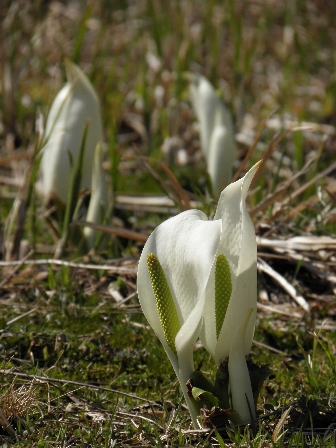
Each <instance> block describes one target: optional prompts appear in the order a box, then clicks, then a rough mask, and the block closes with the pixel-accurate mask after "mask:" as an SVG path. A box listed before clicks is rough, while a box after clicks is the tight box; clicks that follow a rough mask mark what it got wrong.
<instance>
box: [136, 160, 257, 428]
mask: <svg viewBox="0 0 336 448" xmlns="http://www.w3.org/2000/svg"><path fill="white" fill-rule="evenodd" d="M257 167H258V165H255V166H254V167H253V168H252V169H251V170H250V171H249V172H248V173H247V174H246V175H245V177H244V178H243V179H240V180H239V181H237V182H235V183H233V184H230V185H229V186H228V187H227V188H226V189H225V190H224V191H223V193H222V195H221V197H220V199H219V203H218V207H217V212H216V215H215V219H214V220H208V218H207V216H206V215H205V214H204V213H203V212H201V211H199V210H188V211H186V212H183V213H180V214H179V215H177V216H175V217H173V218H171V219H168V220H167V221H165V222H163V223H162V224H161V225H159V226H158V227H157V228H156V229H155V230H154V232H153V233H152V234H151V235H150V237H149V238H148V240H147V242H146V244H145V247H144V249H143V251H142V254H141V257H140V261H139V267H138V280H137V285H138V295H139V300H140V304H141V307H142V310H143V312H144V314H145V316H146V318H147V320H148V322H149V324H150V325H151V326H152V328H153V329H154V331H155V333H156V335H157V336H158V338H159V339H160V341H161V343H162V345H163V346H164V348H165V351H166V353H167V355H168V357H169V359H170V361H171V363H172V365H173V368H174V370H175V373H176V375H177V377H178V379H179V381H180V384H181V387H182V390H183V393H184V396H185V399H186V401H187V405H188V407H189V411H190V414H191V417H192V420H193V424H194V426H195V427H199V426H200V423H199V421H198V411H197V410H196V408H195V407H194V405H193V403H192V401H191V400H190V398H189V397H188V394H187V389H186V381H187V380H188V379H189V378H190V377H191V375H192V373H193V371H194V364H193V346H194V344H195V342H196V340H197V339H198V337H201V340H202V342H203V344H204V346H205V347H206V349H207V350H209V352H210V354H211V355H212V356H213V357H214V359H215V361H216V363H217V364H218V363H219V361H220V360H221V359H222V358H223V357H226V356H229V354H230V350H231V348H232V347H235V346H234V345H233V344H232V339H233V337H234V334H235V333H236V331H237V328H238V327H239V328H240V330H239V332H238V333H237V336H238V337H239V338H240V339H241V338H242V334H243V335H244V336H243V341H241V340H240V341H237V342H236V346H237V347H239V350H240V351H239V353H240V354H241V353H242V352H243V353H244V355H243V356H245V352H249V350H250V347H251V341H252V336H253V330H254V318H255V309H256V291H254V289H255V288H256V239H255V234H254V231H253V224H252V221H251V219H250V217H249V215H248V213H247V210H246V206H245V198H246V194H247V190H248V188H249V185H250V183H251V181H252V178H253V176H254V174H255V172H256V170H257ZM249 257H252V259H251V260H247V258H249ZM253 269H254V271H253V272H252V270H253ZM216 270H217V272H216ZM238 280H239V281H240V280H242V281H243V282H244V284H243V285H238V283H239V282H238ZM216 284H217V291H216ZM232 301H236V302H237V304H232ZM240 308H242V309H240ZM247 312H249V315H248V318H245V320H243V318H244V317H245V316H246V315H247V314H246V313H247ZM216 319H217V323H216ZM242 321H243V323H241V322H242ZM208 326H211V328H208ZM224 335H225V337H227V338H228V341H227V342H226V341H224ZM223 341H224V342H225V343H224V344H223V350H222V349H221V348H220V347H219V343H221V344H222V343H223ZM242 347H243V348H242ZM232 357H233V360H234V362H233V365H238V364H237V362H236V360H235V359H234V356H232ZM240 361H241V359H240V358H239V363H241V364H242V362H240ZM244 361H245V358H244ZM230 367H232V363H231V366H230ZM242 387H245V386H244V385H242ZM250 387H251V386H250ZM233 390H235V388H233ZM236 403H238V407H239V403H240V401H239V400H238V401H237V400H236ZM253 406H254V404H252V407H253ZM235 410H236V411H237V412H238V413H239V411H240V409H235Z"/></svg>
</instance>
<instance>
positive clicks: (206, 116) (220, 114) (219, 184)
mask: <svg viewBox="0 0 336 448" xmlns="http://www.w3.org/2000/svg"><path fill="white" fill-rule="evenodd" d="M190 97H191V102H192V105H193V108H194V110H195V113H196V116H197V118H198V120H199V122H200V127H201V129H200V137H201V147H202V151H203V153H204V155H205V158H206V162H207V167H208V173H209V176H210V179H211V181H212V186H213V190H214V193H215V195H217V196H218V195H219V194H220V192H221V191H222V190H223V188H224V187H225V186H226V185H228V184H229V183H230V182H231V178H232V165H233V163H234V162H235V160H236V158H237V146H236V142H235V134H234V128H233V123H232V118H231V115H230V113H229V111H228V110H227V108H226V107H225V105H224V104H223V102H222V101H221V100H220V99H219V98H218V96H217V95H216V92H215V90H214V88H213V86H212V85H211V84H210V82H209V81H208V80H207V79H206V78H205V77H204V76H201V75H194V74H192V75H191V84H190Z"/></svg>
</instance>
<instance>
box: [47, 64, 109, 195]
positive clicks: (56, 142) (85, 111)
mask: <svg viewBox="0 0 336 448" xmlns="http://www.w3.org/2000/svg"><path fill="white" fill-rule="evenodd" d="M65 69H66V76H67V83H66V84H65V86H64V87H63V88H62V89H61V90H60V92H59V93H58V94H57V96H56V98H55V100H54V102H53V104H52V106H51V109H50V112H49V115H48V119H47V123H46V128H45V134H44V148H43V155H42V160H41V173H42V188H41V191H42V193H43V195H44V198H45V200H46V201H48V200H49V199H53V198H54V199H57V200H59V201H61V202H63V203H66V202H67V196H68V188H69V173H70V155H71V158H72V160H73V165H75V164H76V161H77V159H78V156H79V152H80V147H81V142H82V138H83V133H84V127H85V124H86V123H88V130H87V134H86V141H85V151H84V160H83V170H82V173H81V188H87V189H90V188H91V184H92V166H93V159H94V153H95V149H96V145H97V143H98V142H99V141H102V140H103V127H102V119H101V113H100V106H99V101H98V97H97V95H96V92H95V91H94V89H93V87H92V85H91V83H90V82H89V80H88V79H87V77H86V76H85V75H84V73H83V72H82V70H81V69H80V68H79V67H78V66H77V65H76V64H74V63H73V62H70V61H69V60H66V61H65ZM69 154H70V155H69Z"/></svg>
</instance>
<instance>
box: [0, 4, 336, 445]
mask: <svg viewBox="0 0 336 448" xmlns="http://www.w3.org/2000/svg"><path fill="white" fill-rule="evenodd" d="M335 17H336V3H335V2H334V1H332V0H329V1H328V0H325V1H322V0H304V1H303V0H295V1H284V2H277V1H273V0H267V1H258V0H253V1H252V0H246V1H243V0H241V1H240V0H238V1H234V0H228V1H220V0H209V1H198V0H179V1H178V0H171V1H169V2H164V1H158V0H136V1H126V0H124V1H123V0H115V1H109V0H102V1H97V2H94V1H47V0H45V1H42V0H39V1H33V0H13V1H7V0H4V1H2V2H1V5H0V18H1V27H0V54H1V57H0V64H1V67H0V68H1V69H0V81H1V83H0V89H1V90H0V92H1V94H0V255H1V261H0V265H1V274H0V275H1V276H0V285H1V288H0V306H1V313H0V446H2V447H8V446H14V447H64V448H65V447H119V446H120V447H121V446H123V447H127V446H129V447H133V446H136V447H140V446H158V447H166V446H167V447H170V446H172V447H173V446H174V447H177V446H181V447H182V446H197V447H211V446H214V447H215V446H221V447H224V446H227V447H240V446H241V447H258V448H266V447H285V446H286V447H303V446H314V447H322V446H323V447H330V448H331V447H333V446H334V431H335V430H336V426H335V425H336V404H335V378H336V377H335V375H336V358H335V350H336V348H335V347H336V346H335V343H336V337H335V329H336V325H335V312H336V304H335V293H336V275H335V272H336V270H335V266H336V179H335V173H336V127H335V126H336V101H335V100H336V70H335V68H336V50H335V49H336V19H335ZM64 58H70V59H71V60H72V61H74V62H75V63H77V64H78V65H79V66H80V67H81V68H82V70H83V71H84V72H85V73H86V75H87V76H88V77H89V78H90V80H91V82H92V84H93V85H94V88H95V89H96V91H97V94H98V96H99V98H100V102H101V107H102V113H103V122H104V132H105V141H106V151H105V155H104V169H105V172H106V175H107V176H108V178H109V180H110V190H111V219H110V220H109V222H108V223H107V226H106V227H107V228H105V229H104V232H103V233H102V243H101V245H100V246H99V247H98V248H97V250H96V251H94V252H91V253H89V254H83V253H79V251H78V250H76V247H74V246H72V245H71V244H70V243H69V244H68V245H67V247H66V251H65V252H64V254H63V256H62V258H61V259H55V258H54V254H55V251H56V247H57V242H58V240H59V238H60V234H59V232H58V229H57V228H56V229H55V228H54V227H52V225H51V221H50V216H49V213H48V210H47V209H46V207H45V206H43V203H42V200H41V198H40V197H39V196H38V194H37V193H36V191H35V188H34V185H35V177H34V176H35V174H36V173H35V171H36V170H35V168H36V160H37V154H36V151H37V148H38V141H39V133H40V131H41V129H42V128H43V122H45V120H46V117H47V114H48V110H49V108H50V105H51V103H52V101H53V99H54V97H55V95H56V93H57V92H58V91H59V89H60V88H61V87H62V86H63V84H64V81H65V74H64V64H63V61H64ZM186 72H193V73H201V74H203V75H205V76H206V77H207V78H208V79H209V80H210V81H211V82H212V83H213V85H214V86H215V87H216V89H217V90H218V94H219V95H220V97H221V98H222V99H223V101H224V102H225V103H226V105H227V107H228V108H229V110H230V111H231V113H232V116H233V118H234V122H235V128H236V140H237V142H238V145H239V157H238V160H237V162H236V164H235V167H234V171H235V173H236V178H239V177H241V175H242V174H244V173H245V172H246V170H247V169H248V168H250V167H251V166H252V164H254V163H255V162H256V161H258V160H260V159H261V158H262V159H263V169H262V170H261V172H260V173H259V176H258V178H257V180H256V181H255V182H254V184H253V187H252V188H251V192H250V195H249V197H248V206H249V210H250V213H251V216H252V218H253V221H254V224H255V229H256V233H257V237H258V256H259V264H258V271H259V274H258V275H259V277H258V284H259V286H258V288H259V289H258V294H259V302H258V319H257V326H256V333H255V344H254V345H253V351H252V355H253V359H254V361H255V362H258V363H267V364H269V366H270V368H271V369H272V370H273V371H274V373H275V378H274V379H271V380H269V381H268V382H267V384H266V386H265V387H264V389H263V391H262V393H261V399H260V402H259V410H260V419H259V420H258V422H257V426H256V427H254V428H246V429H245V430H243V431H242V430H241V431H240V433H239V431H238V430H237V429H236V428H228V429H227V430H226V431H224V432H221V431H219V432H217V431H215V430H214V429H209V430H202V431H201V430H200V431H195V430H193V429H192V426H191V421H190V417H189V414H188V411H187V409H186V406H185V404H184V401H183V397H182V393H181V391H180V389H179V385H178V383H177V380H176V378H175V376H174V373H173V369H172V367H171V365H170V363H169V361H168V359H167V358H166V355H165V353H164V350H163V348H162V346H161V344H160V343H159V341H158V340H157V338H156V337H155V335H154V333H153V331H152V329H151V328H150V327H149V326H148V324H147V322H146V320H145V318H144V316H143V315H142V312H141V309H140V306H139V302H138V299H137V295H136V272H137V261H138V259H139V256H140V254H141V250H142V247H143V245H144V242H145V240H146V238H147V237H148V235H149V234H150V232H151V231H152V230H153V229H154V228H155V227H156V226H157V225H158V224H160V223H161V222H163V221H164V220H165V219H167V218H168V217H170V216H173V215H175V214H177V213H178V212H180V211H182V210H184V209H187V208H189V207H190V203H191V206H193V205H195V204H196V205H197V208H199V209H201V210H203V211H204V212H205V213H207V214H208V215H210V216H211V215H213V213H214V210H215V208H216V199H214V198H212V197H210V195H209V194H207V193H206V191H207V184H208V180H207V175H206V166H205V162H204V160H203V157H202V154H201V151H200V143H199V128H198V124H197V121H196V117H195V115H194V112H193V110H192V108H191V104H190V100H189V95H188V81H187V79H186V77H185V73H186ZM41 123H42V124H41ZM181 149H183V151H184V156H185V157H186V161H187V163H186V164H181V163H180V162H179V160H180V158H179V154H180V150H181ZM71 225H72V228H79V227H76V225H78V223H72V224H71ZM195 358H196V363H197V362H200V361H201V360H202V359H203V370H205V371H207V372H209V373H213V372H214V366H213V365H212V364H211V362H210V358H209V356H208V355H207V353H206V352H205V351H204V349H203V348H202V347H198V348H197V350H196V352H195ZM196 363H195V365H196Z"/></svg>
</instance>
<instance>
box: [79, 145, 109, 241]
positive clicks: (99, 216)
mask: <svg viewBox="0 0 336 448" xmlns="http://www.w3.org/2000/svg"><path fill="white" fill-rule="evenodd" d="M107 208H108V194H107V185H106V181H105V176H104V171H103V167H102V144H101V142H99V143H98V145H97V147H96V151H95V155H94V162H93V171H92V185H91V197H90V204H89V208H88V211H87V215H86V221H88V222H91V223H93V224H100V223H101V222H103V218H104V216H105V214H106V211H107ZM84 235H85V237H86V241H87V243H88V247H89V248H90V249H91V248H92V247H93V246H94V242H95V238H96V235H97V231H96V230H95V229H93V228H91V227H84Z"/></svg>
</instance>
